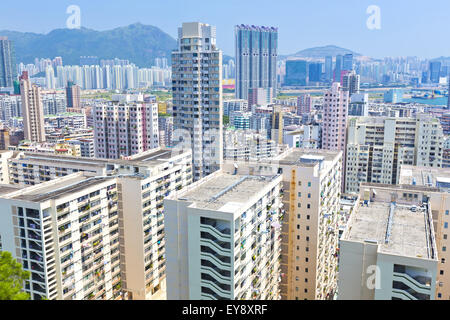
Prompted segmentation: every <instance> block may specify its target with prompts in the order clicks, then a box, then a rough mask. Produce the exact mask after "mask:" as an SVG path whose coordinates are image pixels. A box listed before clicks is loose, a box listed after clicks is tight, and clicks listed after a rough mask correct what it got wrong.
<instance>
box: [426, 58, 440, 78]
mask: <svg viewBox="0 0 450 320" xmlns="http://www.w3.org/2000/svg"><path fill="white" fill-rule="evenodd" d="M429 74H430V80H431V82H432V83H439V78H440V76H441V62H439V61H431V62H430V72H429Z"/></svg>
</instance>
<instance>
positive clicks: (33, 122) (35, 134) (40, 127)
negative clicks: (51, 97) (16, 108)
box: [20, 73, 45, 142]
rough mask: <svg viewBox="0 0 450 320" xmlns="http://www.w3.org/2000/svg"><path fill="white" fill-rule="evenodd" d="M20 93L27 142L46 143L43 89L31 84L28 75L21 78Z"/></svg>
mask: <svg viewBox="0 0 450 320" xmlns="http://www.w3.org/2000/svg"><path fill="white" fill-rule="evenodd" d="M20 93H21V95H22V116H23V126H24V135H25V140H29V141H31V142H44V141H45V127H44V108H43V105H42V97H41V88H39V87H38V86H37V85H34V84H31V82H30V80H29V79H28V74H27V73H25V74H24V75H22V76H21V77H20Z"/></svg>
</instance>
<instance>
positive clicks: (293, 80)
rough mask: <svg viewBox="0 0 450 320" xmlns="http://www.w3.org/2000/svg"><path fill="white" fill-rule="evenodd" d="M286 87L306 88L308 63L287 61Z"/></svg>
mask: <svg viewBox="0 0 450 320" xmlns="http://www.w3.org/2000/svg"><path fill="white" fill-rule="evenodd" d="M284 84H285V85H286V86H306V85H307V84H308V62H307V61H305V60H288V61H286V77H285V79H284Z"/></svg>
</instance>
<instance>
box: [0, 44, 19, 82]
mask: <svg viewBox="0 0 450 320" xmlns="http://www.w3.org/2000/svg"><path fill="white" fill-rule="evenodd" d="M16 76H17V73H16V62H15V56H14V46H13V43H12V41H11V40H8V38H7V37H0V87H13V86H14V80H16Z"/></svg>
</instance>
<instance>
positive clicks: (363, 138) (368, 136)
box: [345, 114, 444, 194]
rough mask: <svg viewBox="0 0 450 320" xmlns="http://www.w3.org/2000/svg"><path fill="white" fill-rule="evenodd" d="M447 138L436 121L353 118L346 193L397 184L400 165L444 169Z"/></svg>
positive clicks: (349, 130) (349, 139) (429, 119)
mask: <svg viewBox="0 0 450 320" xmlns="http://www.w3.org/2000/svg"><path fill="white" fill-rule="evenodd" d="M443 142H444V136H443V133H442V127H441V125H440V124H439V121H438V120H437V119H434V118H432V117H431V116H429V115H424V114H422V115H419V116H418V118H417V119H414V118H390V117H353V118H351V119H350V120H349V124H348V130H347V154H346V163H347V165H346V174H345V192H346V193H354V194H358V193H359V184H360V183H361V182H371V183H383V184H397V183H398V182H399V176H400V167H401V165H417V166H426V167H433V168H440V167H441V166H442V157H443Z"/></svg>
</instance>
